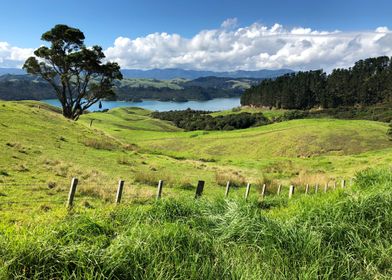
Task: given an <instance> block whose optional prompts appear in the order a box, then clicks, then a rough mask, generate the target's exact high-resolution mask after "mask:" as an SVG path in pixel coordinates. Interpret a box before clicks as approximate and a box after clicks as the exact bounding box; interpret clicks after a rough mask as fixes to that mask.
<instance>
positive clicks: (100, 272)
mask: <svg viewBox="0 0 392 280" xmlns="http://www.w3.org/2000/svg"><path fill="white" fill-rule="evenodd" d="M245 110H252V109H245ZM150 113H151V112H150V111H147V110H143V109H139V108H117V109H113V110H110V111H109V112H106V113H99V112H96V113H89V114H85V115H82V116H81V118H80V120H79V121H77V122H74V121H70V120H67V119H65V118H63V117H62V115H61V114H60V113H59V111H58V109H56V108H54V107H51V106H49V105H46V104H43V103H40V102H33V101H23V102H3V101H0V131H1V133H0V154H1V157H0V279H389V277H390V275H391V274H392V251H391V248H392V235H391V232H392V217H391V213H392V208H391V207H392V193H391V187H392V177H391V176H392V175H391V162H392V142H391V141H390V140H389V139H388V137H387V135H386V133H387V130H388V124H386V123H383V122H377V121H370V120H343V119H332V118H328V117H325V118H320V119H319V118H318V119H300V120H292V121H285V122H280V123H275V124H271V125H266V126H261V127H254V128H249V129H244V130H234V131H190V132H186V131H182V130H181V129H179V128H177V127H175V126H174V125H173V124H171V123H170V122H165V121H162V120H158V119H154V118H152V117H151V116H150ZM228 113H229V112H219V113H214V114H215V115H218V114H228ZM282 113H283V112H279V111H277V112H269V114H270V115H268V114H267V113H266V116H267V117H271V118H272V117H274V116H277V115H279V114H282ZM72 177H77V178H78V179H79V185H78V187H77V193H76V197H75V207H74V208H73V209H72V210H67V209H66V207H65V203H66V199H67V194H68V189H69V185H70V182H71V179H72ZM351 178H353V184H352V185H350V184H348V186H347V188H345V189H341V188H337V189H336V190H332V188H330V189H329V190H328V192H327V193H323V191H321V190H322V188H323V187H321V186H324V185H325V184H326V183H329V185H330V186H332V185H333V183H335V182H336V183H338V184H340V182H341V180H342V179H346V180H347V181H349V180H350V179H351ZM119 179H122V180H124V181H125V187H124V194H123V198H122V203H121V204H120V205H117V206H116V205H114V197H115V194H116V188H117V183H118V180H119ZM159 180H164V187H163V197H162V199H161V200H160V201H155V195H156V186H157V183H158V181H159ZM198 180H204V181H205V189H204V193H203V196H202V198H201V199H198V200H195V199H194V198H193V197H194V192H195V187H196V185H197V181H198ZM227 181H231V182H232V185H233V188H232V190H231V192H230V195H229V198H228V199H224V196H223V194H224V191H225V185H226V182H227ZM248 182H249V183H251V186H252V187H251V193H250V198H249V200H248V201H247V202H245V201H244V199H243V195H244V191H245V185H246V184H247V183H248ZM263 184H267V196H266V197H265V198H262V197H261V196H260V191H261V186H262V185H263ZM279 184H282V185H283V190H282V193H281V195H279V196H278V195H273V194H274V193H275V192H276V188H277V186H278V185H279ZM290 184H293V185H295V186H296V193H295V195H294V197H293V198H292V199H290V200H289V199H288V197H287V192H288V186H289V185H290ZM305 184H310V185H311V187H312V188H311V193H310V194H309V195H305V194H304V185H305ZM315 184H320V191H319V193H318V194H315V193H314V185H315ZM338 186H339V185H338Z"/></svg>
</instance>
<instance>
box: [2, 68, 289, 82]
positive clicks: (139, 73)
mask: <svg viewBox="0 0 392 280" xmlns="http://www.w3.org/2000/svg"><path fill="white" fill-rule="evenodd" d="M121 72H122V74H123V76H124V78H146V79H158V80H171V79H176V78H184V79H191V80H193V79H197V78H202V77H210V76H214V77H219V78H254V79H268V78H275V77H278V76H282V75H284V74H288V73H293V72H295V71H293V70H291V69H277V70H269V69H261V70H254V71H247V70H237V71H223V72H218V71H217V72H215V71H204V70H185V69H181V68H163V69H159V68H154V69H150V70H140V69H121ZM5 74H12V75H23V74H26V72H25V71H24V70H23V69H20V68H0V75H5Z"/></svg>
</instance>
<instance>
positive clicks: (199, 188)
mask: <svg viewBox="0 0 392 280" xmlns="http://www.w3.org/2000/svg"><path fill="white" fill-rule="evenodd" d="M203 189H204V181H201V180H200V181H199V182H197V188H196V194H195V198H199V197H201V195H202V194H203Z"/></svg>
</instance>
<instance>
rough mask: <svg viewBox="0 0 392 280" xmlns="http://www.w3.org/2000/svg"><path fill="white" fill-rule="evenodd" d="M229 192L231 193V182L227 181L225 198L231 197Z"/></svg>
mask: <svg viewBox="0 0 392 280" xmlns="http://www.w3.org/2000/svg"><path fill="white" fill-rule="evenodd" d="M229 191H230V181H227V183H226V190H225V197H228V196H229Z"/></svg>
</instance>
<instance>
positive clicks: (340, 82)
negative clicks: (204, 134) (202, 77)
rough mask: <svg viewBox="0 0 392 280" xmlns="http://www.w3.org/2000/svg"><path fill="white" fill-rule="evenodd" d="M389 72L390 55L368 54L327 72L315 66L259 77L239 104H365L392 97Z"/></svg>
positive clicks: (296, 106) (305, 106) (303, 106)
mask: <svg viewBox="0 0 392 280" xmlns="http://www.w3.org/2000/svg"><path fill="white" fill-rule="evenodd" d="M391 75H392V60H391V59H390V58H389V57H386V56H381V57H377V58H368V59H365V60H360V61H358V62H356V63H355V65H354V66H353V67H352V68H349V69H334V70H333V71H332V73H331V74H329V75H327V74H326V73H324V72H323V71H322V70H317V71H308V72H297V73H294V74H288V75H285V76H281V77H278V78H276V79H274V80H272V79H269V80H265V81H262V82H261V83H260V85H258V86H255V87H252V88H250V89H249V90H247V91H246V92H245V94H244V95H242V97H241V104H242V105H256V106H267V107H276V108H285V109H302V110H303V109H310V108H313V107H323V108H336V107H339V106H354V105H356V104H361V105H364V106H368V105H371V104H377V103H381V102H388V101H390V100H391V96H392V91H391V86H392V84H391V79H390V76H391Z"/></svg>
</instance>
